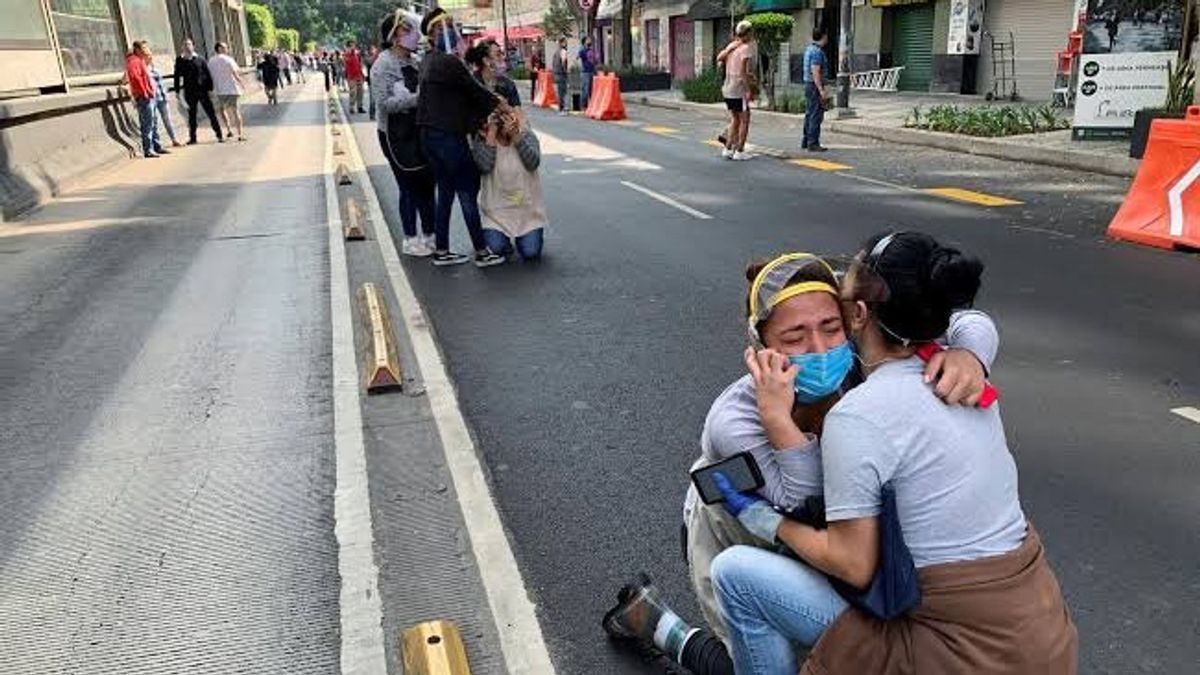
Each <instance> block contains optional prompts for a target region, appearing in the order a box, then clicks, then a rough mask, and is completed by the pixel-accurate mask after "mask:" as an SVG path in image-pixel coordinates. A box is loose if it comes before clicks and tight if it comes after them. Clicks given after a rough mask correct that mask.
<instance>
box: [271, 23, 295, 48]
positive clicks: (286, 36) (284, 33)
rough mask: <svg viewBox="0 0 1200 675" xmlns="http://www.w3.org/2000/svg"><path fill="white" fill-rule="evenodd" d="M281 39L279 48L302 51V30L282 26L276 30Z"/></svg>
mask: <svg viewBox="0 0 1200 675" xmlns="http://www.w3.org/2000/svg"><path fill="white" fill-rule="evenodd" d="M275 35H276V36H277V37H278V39H279V48H280V49H286V50H287V51H289V52H298V51H300V31H298V30H296V29H295V28H280V29H279V30H277V31H275Z"/></svg>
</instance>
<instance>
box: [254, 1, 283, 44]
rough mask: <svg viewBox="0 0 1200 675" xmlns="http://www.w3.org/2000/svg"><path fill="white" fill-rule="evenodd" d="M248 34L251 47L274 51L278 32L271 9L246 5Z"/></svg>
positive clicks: (264, 6)
mask: <svg viewBox="0 0 1200 675" xmlns="http://www.w3.org/2000/svg"><path fill="white" fill-rule="evenodd" d="M246 32H247V33H249V34H250V46H251V47H254V48H256V49H274V48H275V44H276V41H277V35H276V33H277V31H276V29H275V16H274V15H273V14H272V13H271V9H270V8H269V7H267V6H266V5H256V4H254V3H246Z"/></svg>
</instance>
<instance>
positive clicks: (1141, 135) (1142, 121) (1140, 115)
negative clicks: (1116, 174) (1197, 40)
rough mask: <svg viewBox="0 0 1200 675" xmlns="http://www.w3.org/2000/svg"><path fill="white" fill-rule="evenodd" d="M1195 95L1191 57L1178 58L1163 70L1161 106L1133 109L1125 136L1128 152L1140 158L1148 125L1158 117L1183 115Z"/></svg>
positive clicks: (1148, 132) (1193, 68)
mask: <svg viewBox="0 0 1200 675" xmlns="http://www.w3.org/2000/svg"><path fill="white" fill-rule="evenodd" d="M1195 97H1196V69H1195V66H1193V65H1192V62H1191V61H1180V62H1179V63H1177V64H1174V65H1172V66H1170V67H1169V68H1168V70H1167V102H1166V105H1164V106H1163V107H1161V108H1144V109H1142V110H1139V111H1137V112H1136V113H1134V116H1133V131H1132V133H1131V134H1130V137H1129V156H1130V157H1132V158H1134V159H1141V158H1142V155H1145V154H1146V143H1147V142H1148V141H1149V140H1150V127H1151V126H1152V125H1153V124H1154V120H1158V119H1183V117H1184V115H1186V114H1187V109H1188V106H1189V105H1191V104H1192V101H1193V100H1194V99H1195Z"/></svg>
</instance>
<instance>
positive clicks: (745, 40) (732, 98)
mask: <svg viewBox="0 0 1200 675" xmlns="http://www.w3.org/2000/svg"><path fill="white" fill-rule="evenodd" d="M753 29H754V27H753V26H752V25H751V24H750V22H749V21H742V22H741V23H739V24H738V25H737V28H736V29H734V35H735V38H734V41H733V42H731V43H729V46H727V47H725V49H723V50H721V53H720V54H718V55H717V62H718V63H724V64H725V84H724V85H723V86H722V87H721V95H722V96H724V97H725V107H726V108H727V109H728V110H729V117H730V122H729V132H728V134H727V135H726V138H725V149H724V150H722V151H721V156H722V157H724V158H725V159H733V160H738V161H744V160H747V159H750V157H751V156H750V155H748V154H746V139H747V138H749V136H750V101H751V100H753V99H755V98H757V92H756V88H757V87H756V85H755V82H754V74H753V73H754V70H753V67H754V48H753V46H752V45H751V43H752V42H753V40H754V33H753Z"/></svg>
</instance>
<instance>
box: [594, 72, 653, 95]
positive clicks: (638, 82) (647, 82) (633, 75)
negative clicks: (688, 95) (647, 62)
mask: <svg viewBox="0 0 1200 675" xmlns="http://www.w3.org/2000/svg"><path fill="white" fill-rule="evenodd" d="M596 72H604V73H612V74H615V75H616V76H617V77H619V78H620V79H621V91H622V92H623V93H627V92H631V91H663V90H666V89H670V88H671V74H670V73H664V72H662V71H661V70H657V69H653V68H646V67H644V66H627V67H626V66H622V67H620V68H612V67H607V66H598V67H597V68H596Z"/></svg>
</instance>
